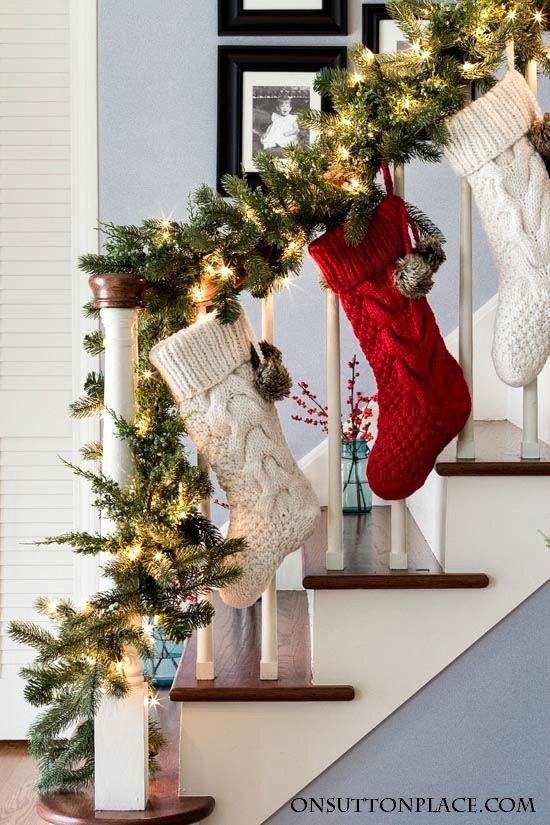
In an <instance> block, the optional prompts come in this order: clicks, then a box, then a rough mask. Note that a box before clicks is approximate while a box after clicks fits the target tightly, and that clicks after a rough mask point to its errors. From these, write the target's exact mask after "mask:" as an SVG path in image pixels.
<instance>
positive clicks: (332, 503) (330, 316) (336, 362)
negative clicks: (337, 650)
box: [326, 289, 344, 570]
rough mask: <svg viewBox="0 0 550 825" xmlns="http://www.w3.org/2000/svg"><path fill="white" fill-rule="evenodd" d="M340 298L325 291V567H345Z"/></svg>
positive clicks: (330, 291) (332, 568)
mask: <svg viewBox="0 0 550 825" xmlns="http://www.w3.org/2000/svg"><path fill="white" fill-rule="evenodd" d="M340 386H341V382H340V300H339V298H338V295H337V294H336V293H335V292H332V290H330V289H328V290H327V396H328V511H327V529H328V545H327V557H326V565H327V570H343V569H344V516H343V513H342V459H341V449H342V444H341V418H342V402H341V398H340V391H341V390H340Z"/></svg>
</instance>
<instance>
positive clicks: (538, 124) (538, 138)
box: [527, 112, 550, 172]
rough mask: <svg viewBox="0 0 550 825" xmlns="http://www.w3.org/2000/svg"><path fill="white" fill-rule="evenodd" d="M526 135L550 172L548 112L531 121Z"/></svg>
mask: <svg viewBox="0 0 550 825" xmlns="http://www.w3.org/2000/svg"><path fill="white" fill-rule="evenodd" d="M527 136H528V138H529V140H530V141H531V143H532V144H533V146H534V147H535V149H536V151H537V152H538V153H539V155H540V156H541V158H542V159H543V161H544V163H545V166H546V168H547V170H548V171H549V172H550V112H545V114H544V115H543V117H542V118H541V119H540V120H535V121H534V122H533V123H532V125H531V128H530V129H529V131H528V132H527Z"/></svg>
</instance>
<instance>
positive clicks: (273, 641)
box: [260, 576, 279, 681]
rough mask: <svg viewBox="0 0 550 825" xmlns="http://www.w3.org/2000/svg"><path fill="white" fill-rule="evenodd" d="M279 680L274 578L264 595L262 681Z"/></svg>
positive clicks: (275, 579) (275, 578) (275, 583)
mask: <svg viewBox="0 0 550 825" xmlns="http://www.w3.org/2000/svg"><path fill="white" fill-rule="evenodd" d="M278 678H279V649H278V643H277V577H276V576H273V578H272V579H271V581H270V582H269V585H268V587H267V588H266V590H264V592H263V593H262V653H261V658H260V679H262V680H264V681H269V680H273V679H278Z"/></svg>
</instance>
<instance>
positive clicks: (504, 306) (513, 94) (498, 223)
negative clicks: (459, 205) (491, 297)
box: [446, 71, 550, 387]
mask: <svg viewBox="0 0 550 825" xmlns="http://www.w3.org/2000/svg"><path fill="white" fill-rule="evenodd" d="M539 114H540V111H539V109H538V106H537V103H536V100H535V98H534V97H533V95H532V94H531V92H530V90H529V87H528V86H527V83H526V82H525V80H524V79H523V77H522V76H521V75H520V74H519V73H518V72H515V71H509V72H508V73H507V75H506V76H505V78H504V79H503V80H502V81H500V82H499V83H497V84H496V86H495V87H494V88H493V89H492V90H491V91H489V92H488V93H487V94H486V95H485V96H484V97H483V98H481V99H480V100H479V101H476V102H475V103H473V104H471V106H469V107H467V108H466V109H465V110H463V111H462V112H460V113H459V114H458V115H455V117H454V118H452V119H451V120H450V122H449V128H450V132H451V137H452V140H451V143H450V145H449V146H448V148H447V149H446V154H447V155H448V157H449V159H450V161H451V164H452V165H453V168H455V171H458V173H459V174H467V175H468V180H469V182H470V184H471V186H472V190H473V193H474V196H475V199H476V203H477V206H478V208H479V212H480V214H481V217H482V220H483V224H484V227H485V231H486V233H487V236H488V239H489V243H490V245H491V249H492V253H493V257H494V259H495V262H496V264H497V268H498V271H499V299H498V308H497V315H496V321H495V335H494V340H493V362H494V365H495V369H496V371H497V374H498V376H499V377H500V379H501V380H502V381H504V383H506V384H508V385H509V386H512V387H521V386H525V385H526V384H529V383H530V382H531V381H533V380H534V379H535V378H536V376H537V375H538V374H539V372H540V371H541V370H542V368H543V367H544V365H545V363H546V361H547V359H548V356H549V354H550V178H549V176H548V172H547V170H546V167H545V165H544V162H543V160H542V158H541V157H540V156H539V155H538V153H537V152H536V151H535V149H534V148H533V146H532V145H531V143H530V141H529V140H528V138H527V137H526V132H527V130H528V129H529V127H530V125H531V122H532V120H533V119H534V118H535V117H537V116H538V115H539ZM520 115H521V116H520ZM505 122H508V124H510V123H511V124H513V126H514V128H511V127H510V128H509V129H508V132H507V136H506V139H503V137H502V132H501V130H502V125H503V123H505ZM480 124H483V135H484V137H483V139H482V140H481V141H480V143H479V145H478V146H477V148H476V155H475V163H473V162H472V157H473V152H472V141H473V137H474V136H475V135H477V134H478V132H477V131H475V128H477V127H478V126H479V125H480ZM467 127H468V128H472V129H474V131H472V132H470V133H467V131H466V128H467ZM490 135H492V142H491V141H490V140H489V136H490ZM511 138H513V140H511ZM457 158H459V159H460V162H458V163H457Z"/></svg>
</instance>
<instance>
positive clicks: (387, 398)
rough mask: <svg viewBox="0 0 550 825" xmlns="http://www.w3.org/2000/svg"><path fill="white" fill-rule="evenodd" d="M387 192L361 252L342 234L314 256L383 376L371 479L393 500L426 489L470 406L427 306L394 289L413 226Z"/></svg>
mask: <svg viewBox="0 0 550 825" xmlns="http://www.w3.org/2000/svg"><path fill="white" fill-rule="evenodd" d="M387 185H388V182H387ZM388 191H389V194H388V195H387V197H386V198H384V200H383V201H382V203H381V204H380V206H379V207H378V209H377V210H376V212H375V214H374V215H373V217H372V220H371V222H370V224H369V229H368V232H367V234H366V237H365V238H364V239H363V241H362V242H361V243H360V244H359V245H358V246H350V245H349V244H348V243H347V242H346V239H345V237H344V232H343V229H342V227H337V228H336V229H332V230H330V231H329V232H327V233H326V234H325V235H323V236H322V237H321V238H319V239H318V240H316V241H314V242H313V243H312V244H311V245H310V247H309V251H310V253H311V255H312V257H313V258H314V260H315V261H316V263H317V264H318V266H319V268H320V270H321V273H322V275H323V277H324V279H325V281H326V282H327V284H328V286H329V287H330V289H332V290H333V291H334V292H336V293H337V294H338V295H339V297H340V301H341V304H342V306H343V308H344V311H345V313H346V315H347V316H348V318H349V320H350V322H351V325H352V327H353V331H354V332H355V335H356V336H357V339H358V340H359V343H360V344H361V348H362V350H363V352H364V354H365V356H366V358H367V359H368V361H369V363H370V364H371V366H372V369H373V371H374V374H375V377H376V382H377V384H378V403H379V420H378V437H377V439H376V442H375V444H374V447H373V449H372V453H371V454H370V456H369V461H368V468H367V475H368V479H369V483H370V485H371V487H372V490H373V491H374V492H375V493H376V494H377V495H378V496H380V497H381V498H383V499H387V500H391V499H402V498H406V497H407V496H410V495H411V494H412V493H414V491H415V490H417V489H418V488H419V487H421V486H422V485H423V484H424V482H425V480H426V478H427V476H428V474H429V473H430V471H431V470H432V468H433V466H434V464H435V461H436V459H437V456H438V455H439V453H440V452H441V450H442V449H443V448H444V447H445V445H446V444H448V443H449V441H451V440H452V439H453V438H454V437H455V436H456V435H457V434H458V433H459V432H460V431H461V429H462V428H463V426H464V424H465V423H466V421H467V419H468V416H469V414H470V408H471V401H470V394H469V392H468V387H467V385H466V382H465V380H464V376H463V374H462V370H461V368H460V366H459V365H458V364H457V362H456V361H455V360H454V358H453V357H452V356H451V355H450V354H449V352H448V351H447V349H446V347H445V344H444V342H443V339H442V338H441V333H440V332H439V329H438V326H437V323H436V321H435V318H434V315H433V312H432V310H431V309H430V307H429V305H428V303H427V301H426V299H425V298H417V299H411V298H405V297H404V296H403V295H402V294H401V293H400V292H398V290H397V289H396V287H395V285H394V280H393V274H394V272H395V270H396V269H397V266H398V261H399V259H400V258H403V257H404V256H405V255H407V254H410V252H411V241H410V237H409V231H408V225H409V224H410V223H411V221H410V219H409V218H408V215H407V214H406V208H405V205H404V203H403V201H402V200H401V198H398V197H396V196H395V195H393V194H392V191H391V184H390V185H389V187H388ZM413 231H414V232H415V235H416V228H415V227H414V228H413Z"/></svg>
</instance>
